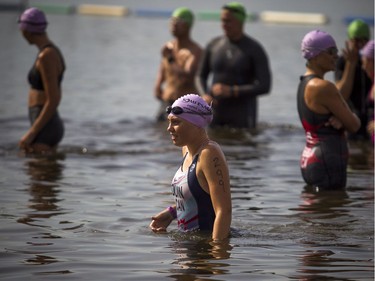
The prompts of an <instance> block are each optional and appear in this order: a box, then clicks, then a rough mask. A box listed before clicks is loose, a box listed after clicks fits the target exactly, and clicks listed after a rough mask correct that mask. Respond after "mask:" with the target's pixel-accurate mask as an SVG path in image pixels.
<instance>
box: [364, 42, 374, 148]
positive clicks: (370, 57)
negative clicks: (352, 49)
mask: <svg viewBox="0 0 375 281" xmlns="http://www.w3.org/2000/svg"><path fill="white" fill-rule="evenodd" d="M361 59H362V68H363V70H364V71H365V72H366V74H367V76H368V78H370V79H371V82H372V87H371V89H370V92H369V93H368V103H369V108H370V109H371V111H370V112H369V116H368V117H369V123H368V126H367V131H368V133H369V134H370V135H371V140H372V144H374V90H375V88H374V40H370V41H368V42H367V44H366V45H365V46H364V47H363V48H362V50H361Z"/></svg>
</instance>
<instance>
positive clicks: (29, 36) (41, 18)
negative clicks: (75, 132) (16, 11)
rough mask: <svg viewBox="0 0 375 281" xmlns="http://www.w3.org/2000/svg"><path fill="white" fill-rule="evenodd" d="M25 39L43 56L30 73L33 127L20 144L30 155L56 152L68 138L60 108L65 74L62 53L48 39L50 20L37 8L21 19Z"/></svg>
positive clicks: (20, 25)
mask: <svg viewBox="0 0 375 281" xmlns="http://www.w3.org/2000/svg"><path fill="white" fill-rule="evenodd" d="M19 28H20V30H21V32H22V35H23V37H24V38H25V40H26V41H27V42H28V43H29V44H31V45H35V46H36V47H37V48H38V50H39V53H38V55H37V58H36V60H35V62H34V64H33V66H32V68H31V69H30V72H29V74H28V81H29V84H30V89H29V95H28V107H29V119H30V123H31V127H30V128H29V130H28V131H27V132H26V133H25V134H24V135H23V136H22V138H21V139H20V141H19V147H20V148H21V149H22V150H24V151H25V152H27V153H45V152H52V151H53V150H55V149H56V147H57V145H58V143H59V142H60V141H61V140H62V138H63V135H64V124H63V121H62V120H61V118H60V116H59V113H58V111H57V108H58V106H59V104H60V101H61V94H62V93H61V82H62V79H63V73H64V71H65V63H64V58H63V56H62V54H61V52H60V50H59V49H58V48H57V47H56V46H55V45H54V44H53V42H52V41H51V40H50V39H49V38H48V35H47V33H46V29H47V19H46V16H45V14H44V13H43V12H42V11H40V10H39V9H37V8H29V9H27V10H26V11H24V12H23V14H22V15H21V17H20V18H19Z"/></svg>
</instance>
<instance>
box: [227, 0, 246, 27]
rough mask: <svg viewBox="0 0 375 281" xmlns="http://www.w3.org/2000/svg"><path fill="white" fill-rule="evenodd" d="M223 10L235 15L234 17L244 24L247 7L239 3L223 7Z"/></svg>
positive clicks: (231, 3)
mask: <svg viewBox="0 0 375 281" xmlns="http://www.w3.org/2000/svg"><path fill="white" fill-rule="evenodd" d="M223 9H225V10H228V11H230V12H232V13H233V15H234V17H235V18H236V19H238V20H239V21H240V22H244V21H245V19H246V10H245V7H244V6H243V5H242V4H241V3H239V2H230V3H228V4H225V5H224V6H223Z"/></svg>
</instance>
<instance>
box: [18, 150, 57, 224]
mask: <svg viewBox="0 0 375 281" xmlns="http://www.w3.org/2000/svg"><path fill="white" fill-rule="evenodd" d="M60 160H61V157H56V156H50V157H35V158H30V159H27V160H26V161H25V167H26V174H28V175H29V176H30V186H29V188H28V191H29V193H30V196H31V198H30V200H29V205H28V207H29V208H30V209H31V211H30V212H29V213H28V214H27V215H26V216H25V217H23V218H20V219H19V220H18V222H19V223H25V224H28V225H33V226H45V225H44V223H43V222H42V220H43V219H48V218H51V217H52V216H56V215H59V214H61V209H60V207H59V206H58V202H59V201H60V199H58V194H59V192H60V190H59V187H60V185H59V183H58V181H59V180H60V179H61V178H62V171H63V169H64V165H63V164H61V163H60Z"/></svg>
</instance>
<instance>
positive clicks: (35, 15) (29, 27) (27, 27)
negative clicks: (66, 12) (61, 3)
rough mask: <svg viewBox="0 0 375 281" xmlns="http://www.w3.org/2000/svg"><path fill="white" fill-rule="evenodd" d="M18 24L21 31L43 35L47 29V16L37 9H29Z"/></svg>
mask: <svg viewBox="0 0 375 281" xmlns="http://www.w3.org/2000/svg"><path fill="white" fill-rule="evenodd" d="M18 23H19V27H20V29H21V30H24V31H28V32H32V33H43V32H45V31H46V28H47V19H46V16H45V14H44V13H43V12H42V11H41V10H39V9H37V8H29V9H27V10H26V11H24V12H23V13H22V15H21V17H20V19H19V20H18Z"/></svg>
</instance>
